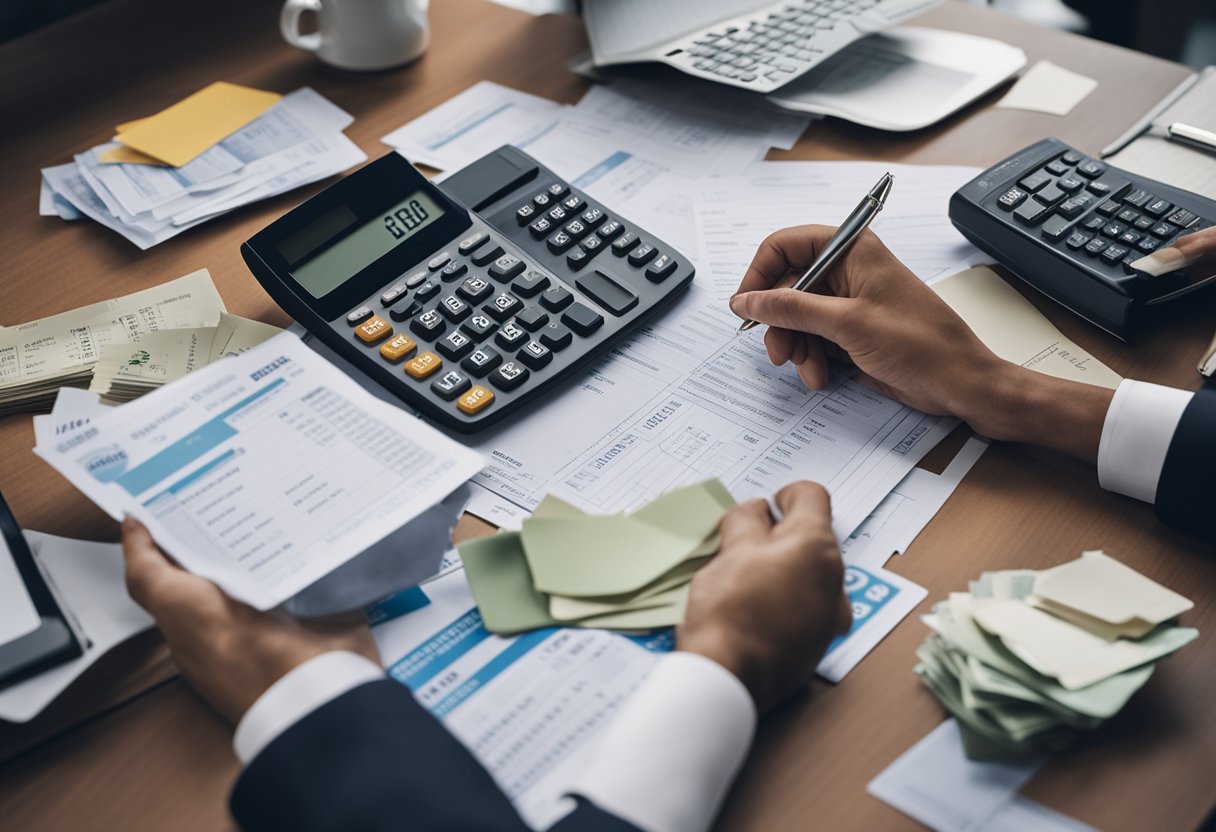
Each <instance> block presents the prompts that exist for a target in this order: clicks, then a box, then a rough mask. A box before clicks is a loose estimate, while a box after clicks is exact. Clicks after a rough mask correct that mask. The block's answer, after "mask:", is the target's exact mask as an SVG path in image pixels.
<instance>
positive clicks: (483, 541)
mask: <svg viewBox="0 0 1216 832" xmlns="http://www.w3.org/2000/svg"><path fill="white" fill-rule="evenodd" d="M734 502H735V501H734V499H733V498H732V497H731V496H730V493H729V492H728V491H727V490H726V488H725V487H724V486H723V485H722V483H720V482H718V481H717V480H707V481H705V482H702V483H697V484H696V485H690V486H685V487H684V488H678V489H676V490H674V491H670V492H668V493H667V494H664V495H663V496H662V497H659V498H658V499H657V500H654V501H653V502H651V503H649V504H648V505H646V506H643V507H642V508H640V509H638V510H637V511H635V512H633V513H632V514H610V515H589V514H584V513H583V512H581V511H580V510H578V509H577V508H575V507H574V506H572V505H570V504H569V503H566V502H564V501H562V500H559V499H558V498H556V497H552V496H549V497H546V498H545V499H544V500H542V501H541V503H540V505H538V506H537V507H536V510H535V511H534V512H533V514H532V517H531V518H529V519H527V520H525V521H524V523H523V529H522V531H519V532H501V533H499V534H497V535H494V536H492V537H483V538H479V539H477V540H472V541H469V542H467V543H463V544H461V546H460V547H459V548H460V558H461V561H462V562H463V563H464V569H465V573H466V575H467V576H468V580H469V585H470V586H471V587H472V590H473V596H474V597H475V598H476V599H477V604H478V606H479V607H480V608H481V615H482V618H483V620H484V621H485V625H486V629H488V630H490V632H493V633H498V634H500V635H510V634H513V633H519V632H523V631H525V630H534V629H538V628H541V627H556V626H566V627H598V628H603V629H612V630H650V629H655V628H658V627H672V626H675V625H677V624H679V623H680V622H682V621H683V620H684V607H685V605H686V603H687V600H688V584H689V582H690V581H691V580H692V576H693V574H694V573H695V572H696V571H697V569H699V568H700V567H701V566H702V565H703V564H704V563H705V562H706V560H708V558H709V557H710V556H711V555H713V554H714V553H715V552H716V551H717V550H718V543H719V541H718V534H717V528H718V523H719V521H720V520H721V519H722V515H723V514H724V513H725V512H726V510H727V509H729V508H730V507H731V506H732V505H734Z"/></svg>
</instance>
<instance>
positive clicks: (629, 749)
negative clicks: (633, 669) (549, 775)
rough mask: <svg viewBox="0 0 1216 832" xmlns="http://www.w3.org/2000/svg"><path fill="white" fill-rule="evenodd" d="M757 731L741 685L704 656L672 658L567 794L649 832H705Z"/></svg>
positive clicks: (618, 719) (663, 662)
mask: <svg viewBox="0 0 1216 832" xmlns="http://www.w3.org/2000/svg"><path fill="white" fill-rule="evenodd" d="M755 730H756V706H755V703H753V702H752V698H751V694H749V693H748V692H747V688H745V687H744V686H743V683H742V682H740V681H739V680H738V679H737V678H736V677H735V676H734V675H733V674H732V673H730V671H728V670H726V669H725V668H723V667H722V666H721V665H719V664H717V663H716V662H714V661H711V660H710V659H707V658H705V657H703V656H699V655H695V654H693V653H682V652H676V653H671V654H669V655H666V656H664V657H663V658H662V659H660V660H659V662H658V664H657V665H656V666H655V668H654V670H652V671H651V673H650V675H649V676H647V677H646V680H645V681H644V682H642V684H641V685H640V686H639V687H638V689H637V691H636V692H634V694H633V696H632V697H630V698H629V700H628V701H627V702H626V703H625V705H624V707H623V708H622V709H621V712H620V714H618V715H617V717H616V718H615V719H614V720H613V721H612V723H611V724H610V725H609V726H608V727H607V728H606V729H605V731H604V734H603V735H602V738H601V739H600V740H599V744H598V746H597V747H596V749H595V751H594V753H593V754H592V755H591V759H590V761H589V763H588V765H587V766H586V768H584V769H583V770H582V771H581V772H580V773H579V774H578V776H577V777H576V778H575V781H574V785H573V786H572V787H571V789H570V792H571V793H572V794H576V795H579V796H581V797H584V798H586V799H587V800H590V801H591V802H592V803H594V804H595V805H596V806H598V807H599V808H600V809H603V810H604V811H607V812H611V813H612V814H614V815H616V816H617V817H619V818H622V819H623V820H626V821H628V822H629V823H632V824H633V825H634V826H636V827H638V828H639V829H644V830H646V832H703V830H705V829H708V828H709V825H710V823H712V822H713V819H714V816H715V815H717V813H718V807H719V806H720V805H721V804H722V799H723V798H724V797H725V796H726V792H727V790H728V789H729V788H730V785H731V783H732V782H733V781H734V779H735V775H736V774H738V772H739V767H740V766H741V765H742V764H743V759H744V757H745V756H746V755H747V750H748V746H749V745H751V741H752V735H753V734H754V733H755Z"/></svg>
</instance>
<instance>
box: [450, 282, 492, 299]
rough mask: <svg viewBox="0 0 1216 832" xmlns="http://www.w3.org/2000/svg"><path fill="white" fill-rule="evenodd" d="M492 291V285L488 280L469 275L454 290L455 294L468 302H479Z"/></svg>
mask: <svg viewBox="0 0 1216 832" xmlns="http://www.w3.org/2000/svg"><path fill="white" fill-rule="evenodd" d="M493 291H494V287H493V286H492V285H490V282H489V281H488V280H482V279H481V278H480V277H470V278H469V279H468V280H466V281H465V282H464V283H461V284H460V287H459V288H458V289H457V290H456V294H458V295H460V296H461V297H462V298H464V299H465V300H467V301H468V302H469V303H480V302H481V301H483V300H485V299H486V298H487V297H489V296H490V294H492V293H493Z"/></svg>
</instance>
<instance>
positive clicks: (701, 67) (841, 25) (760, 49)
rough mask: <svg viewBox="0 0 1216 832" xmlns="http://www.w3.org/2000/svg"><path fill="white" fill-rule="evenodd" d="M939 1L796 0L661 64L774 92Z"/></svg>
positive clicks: (733, 23)
mask: <svg viewBox="0 0 1216 832" xmlns="http://www.w3.org/2000/svg"><path fill="white" fill-rule="evenodd" d="M938 2H940V0H856V2H852V1H851V0H793V2H782V3H775V4H773V5H772V6H769V7H766V8H764V9H761V10H759V11H758V12H755V13H753V14H752V15H750V16H747V17H742V18H736V19H734V20H730V21H725V22H721V23H718V24H716V25H714V26H711V27H708V28H706V29H703V30H701V31H698V32H696V33H695V34H690V35H688V36H687V37H686V38H685V39H684V40H683V42H681V43H679V44H677V45H674V46H671V47H669V48H668V49H667V50H666V52H664V53H663V56H662V58H660V60H662V61H663V62H664V63H668V64H670V65H671V66H674V67H676V68H677V69H679V70H681V71H683V72H686V73H688V74H690V75H697V76H700V77H702V78H708V79H709V80H712V81H718V82H721V83H723V84H730V85H732V86H736V87H743V88H744V89H750V90H755V91H757V92H772V91H773V90H775V89H777V88H779V87H781V86H784V85H785V84H788V83H789V82H790V81H793V80H794V79H795V78H798V77H800V76H802V75H804V74H805V73H806V72H808V71H810V70H811V69H813V68H814V67H816V66H818V65H819V64H820V63H821V62H823V61H824V60H825V59H827V58H828V57H830V56H832V55H834V54H835V53H836V52H839V51H840V50H841V49H843V48H844V47H846V46H848V45H849V44H851V43H853V42H854V41H856V40H858V39H859V38H862V37H865V36H866V35H869V34H872V33H874V32H877V31H880V30H882V29H885V28H887V27H889V26H894V25H897V24H899V23H902V22H903V21H905V20H907V19H909V18H911V17H914V16H915V15H918V14H920V13H921V12H924V11H925V10H927V9H929V8H931V7H932V6H935V5H937V3H938Z"/></svg>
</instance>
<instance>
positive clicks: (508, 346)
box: [494, 321, 528, 350]
mask: <svg viewBox="0 0 1216 832" xmlns="http://www.w3.org/2000/svg"><path fill="white" fill-rule="evenodd" d="M494 340H495V341H497V342H498V346H500V347H502V348H503V349H504V350H513V349H515V348H516V347H518V346H520V345H521V344H523V343H524V342H525V341H527V340H528V332H527V330H525V329H523V328H522V327H521V326H520V325H519V324H517V323H515V322H514V321H512V322H511V323H509V324H504V325H503V327H502V329H500V330H498V336H497V337H496V338H495V339H494Z"/></svg>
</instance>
